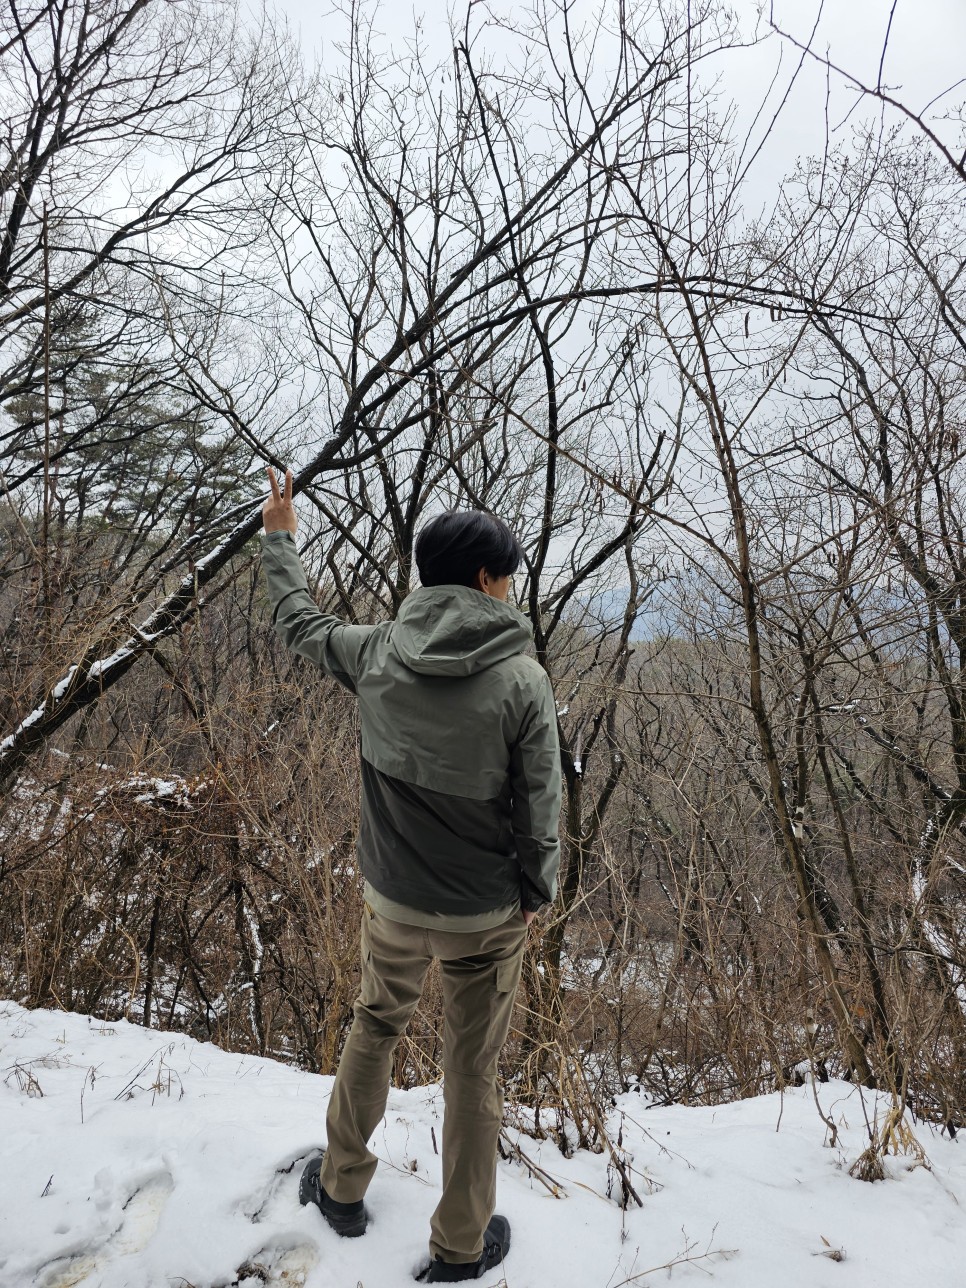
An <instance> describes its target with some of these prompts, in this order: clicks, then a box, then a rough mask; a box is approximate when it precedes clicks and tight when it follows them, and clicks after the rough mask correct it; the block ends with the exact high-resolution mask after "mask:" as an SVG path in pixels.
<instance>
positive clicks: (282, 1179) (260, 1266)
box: [232, 1148, 319, 1288]
mask: <svg viewBox="0 0 966 1288" xmlns="http://www.w3.org/2000/svg"><path fill="white" fill-rule="evenodd" d="M318 1152H319V1150H318V1149H317V1148H313V1149H308V1150H306V1151H305V1152H304V1153H301V1154H297V1155H296V1156H295V1157H294V1158H291V1159H288V1160H287V1161H285V1162H283V1163H281V1164H279V1166H278V1167H277V1168H276V1169H275V1175H274V1176H273V1177H272V1179H271V1181H270V1182H269V1184H268V1186H267V1187H266V1188H265V1189H264V1190H263V1191H262V1192H261V1193H259V1194H258V1195H256V1196H254V1197H253V1198H252V1199H250V1200H249V1202H248V1203H246V1204H245V1205H244V1209H243V1210H244V1212H245V1215H246V1216H247V1217H248V1219H249V1220H250V1221H251V1222H252V1224H253V1225H260V1224H263V1223H264V1224H269V1223H271V1224H273V1225H278V1226H282V1227H284V1226H285V1224H286V1223H287V1222H289V1221H291V1220H292V1219H293V1218H294V1217H295V1216H296V1213H298V1212H300V1211H301V1207H300V1204H299V1180H300V1179H301V1176H302V1170H303V1168H304V1167H305V1164H306V1163H307V1162H308V1161H309V1159H310V1158H312V1157H314V1156H315V1155H316V1154H317V1153H318ZM301 1240H302V1235H301V1232H295V1231H290V1232H287V1233H286V1232H280V1233H279V1234H278V1235H277V1236H276V1237H275V1239H274V1240H273V1242H272V1244H271V1245H269V1246H266V1247H264V1248H262V1249H261V1251H259V1252H256V1253H255V1254H254V1256H251V1257H249V1258H248V1259H247V1260H246V1261H244V1262H243V1263H242V1264H241V1265H240V1266H239V1267H238V1269H237V1270H236V1271H235V1279H234V1280H233V1281H232V1288H262V1286H263V1285H267V1286H268V1288H274V1286H275V1285H279V1286H280V1288H281V1286H282V1285H284V1286H285V1288H301V1286H302V1285H303V1284H304V1283H305V1281H306V1279H307V1278H308V1275H309V1273H310V1271H311V1270H312V1269H313V1267H314V1266H315V1265H316V1263H317V1262H318V1259H319V1252H318V1248H317V1247H316V1246H315V1244H314V1243H311V1242H302V1241H301Z"/></svg>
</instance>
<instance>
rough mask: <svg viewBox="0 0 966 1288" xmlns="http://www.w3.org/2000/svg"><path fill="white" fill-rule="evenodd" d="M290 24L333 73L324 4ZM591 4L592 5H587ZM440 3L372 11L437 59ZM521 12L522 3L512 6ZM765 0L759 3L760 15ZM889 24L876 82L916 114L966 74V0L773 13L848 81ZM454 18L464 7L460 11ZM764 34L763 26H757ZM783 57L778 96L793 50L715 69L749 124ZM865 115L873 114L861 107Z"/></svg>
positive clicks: (313, 0)
mask: <svg viewBox="0 0 966 1288" xmlns="http://www.w3.org/2000/svg"><path fill="white" fill-rule="evenodd" d="M276 3H277V5H278V8H279V10H280V11H281V12H282V13H283V14H285V15H286V16H287V17H288V19H289V21H290V22H291V24H292V27H293V28H294V29H296V30H297V31H298V32H299V33H300V37H301V41H302V44H303V46H304V47H305V49H306V51H307V52H310V53H314V54H316V55H317V56H319V58H320V60H321V62H322V64H323V66H326V65H328V66H331V67H333V70H334V69H335V67H336V66H338V64H339V62H340V61H341V60H340V57H339V55H338V54H337V52H336V51H335V50H334V49H333V48H332V45H331V33H332V28H333V23H332V18H331V15H330V14H327V12H326V10H327V6H320V5H319V4H318V0H276ZM491 3H492V7H494V8H496V9H499V10H500V12H502V13H504V14H508V13H512V12H513V10H514V3H511V2H509V0H504V3H500V2H499V0H491ZM584 3H586V4H590V3H593V0H584ZM447 7H448V6H447V3H445V0H428V2H424V3H417V4H415V5H413V4H404V3H399V0H389V2H388V3H384V4H383V5H382V6H381V8H380V11H379V16H378V18H377V21H376V26H377V29H378V30H380V31H381V32H383V33H385V34H386V36H388V37H389V38H390V40H399V41H401V40H402V39H404V38H405V37H406V36H408V35H410V34H411V33H412V31H413V28H414V22H415V17H416V15H420V16H422V18H423V32H424V35H425V37H426V38H428V41H429V43H432V41H433V37H434V36H435V37H437V38H438V39H439V42H440V43H439V52H440V56H445V53H446V51H447V48H448V41H447V40H446V13H447ZM519 7H520V9H521V11H522V8H523V7H522V6H519ZM732 7H733V9H734V10H735V11H736V12H737V13H738V14H739V15H740V18H741V20H742V22H743V24H744V26H745V28H746V30H747V31H748V33H749V34H750V33H751V32H753V31H754V29H755V26H756V20H757V15H758V11H759V7H760V6H759V3H758V0H732ZM767 8H768V0H765V9H766V14H767ZM893 9H894V13H893V14H892V23H891V30H890V37H889V48H888V52H887V55H886V59H885V65H884V68H883V83H884V84H887V85H889V86H890V87H893V88H894V89H895V90H896V91H897V93H896V97H899V98H901V99H902V100H903V102H905V103H906V104H907V105H908V106H909V107H910V108H912V109H914V110H916V111H920V110H922V109H924V108H925V107H926V106H927V104H929V103H930V101H931V100H933V99H935V97H936V96H937V95H938V94H940V93H941V92H942V91H943V90H947V89H949V87H951V86H953V85H955V84H956V83H957V81H959V80H960V78H962V77H963V76H964V75H966V0H825V2H824V5H820V4H819V0H774V13H775V18H776V21H777V22H778V23H779V25H780V26H782V27H784V28H786V29H787V30H788V31H789V32H790V33H791V34H793V35H794V36H796V37H797V38H799V39H801V40H807V39H808V37H809V36H810V35H811V33H812V28H813V26H814V24H815V21H816V17H817V16H818V14H819V12H820V11H821V19H820V22H819V26H818V31H817V35H816V37H815V40H814V42H813V43H814V47H815V48H816V49H818V50H821V51H822V52H826V51H827V53H828V57H829V58H830V59H831V61H832V62H834V63H838V64H839V65H840V66H842V67H843V68H845V69H847V70H848V71H850V72H852V73H853V74H854V75H856V76H858V77H860V78H862V79H865V80H866V81H867V82H868V83H871V84H874V83H875V81H876V79H877V77H878V70H879V60H880V57H881V54H882V43H883V39H884V37H885V34H886V31H887V29H889V21H890V13H891V12H892V11H893ZM460 11H462V10H461V6H460ZM758 26H759V28H760V29H761V30H762V31H764V30H765V29H766V28H767V23H766V22H765V21H764V20H762V21H761V22H759V23H758ZM779 58H780V59H781V70H780V72H779V83H778V86H777V87H776V89H775V90H773V101H774V103H775V106H777V102H778V99H779V98H780V97H781V93H782V92H783V90H784V87H785V86H786V85H787V82H788V78H789V77H790V75H791V73H792V72H793V70H794V69H795V67H796V66H797V63H798V61H799V54H798V52H797V51H796V50H794V49H793V48H791V47H789V46H788V45H785V47H784V49H782V42H781V41H780V40H779V39H777V38H775V37H772V38H770V39H768V40H765V41H764V42H763V43H762V44H760V45H758V46H756V47H755V48H753V49H750V50H746V51H733V52H731V53H729V54H728V56H727V58H726V59H722V60H721V63H720V71H721V76H722V86H723V89H724V91H725V93H726V94H727V95H729V96H731V97H733V98H734V99H735V101H736V103H737V105H738V107H739V109H740V110H741V112H742V113H747V114H748V115H747V117H746V119H749V120H750V118H751V115H753V113H754V111H755V110H756V109H757V107H758V106H759V104H760V103H761V100H762V98H763V96H764V95H765V93H766V92H767V90H768V86H769V83H770V82H771V81H772V78H773V76H774V74H775V70H776V67H777V66H778V64H779ZM826 98H827V95H826V77H825V72H824V69H822V68H820V67H819V66H817V65H815V64H809V65H807V66H806V67H805V68H803V70H802V72H801V74H800V75H799V77H798V80H797V81H796V84H795V87H794V89H793V91H792V94H791V97H790V99H789V102H788V104H787V106H786V108H785V110H784V111H783V112H782V115H781V117H780V119H779V122H778V124H777V126H776V128H775V132H774V135H773V136H772V138H771V139H770V141H769V144H768V147H767V148H766V149H765V150H764V151H763V153H762V156H761V158H760V160H759V162H758V164H757V167H756V173H755V179H754V182H753V184H752V187H751V190H750V192H749V193H748V198H750V200H751V202H753V203H761V204H762V205H767V204H768V203H769V197H770V195H772V194H773V192H774V187H775V186H776V184H777V181H778V180H779V179H780V178H781V176H782V175H783V174H785V173H787V172H788V171H789V170H790V169H791V168H792V166H793V165H794V163H795V160H796V159H797V157H798V156H800V155H803V154H808V153H814V152H817V151H819V150H820V149H821V148H822V146H823V142H824V138H825V133H826V109H827V104H826ZM963 98H966V84H963V85H961V86H960V88H959V89H958V90H956V91H954V92H953V93H952V94H951V95H949V96H948V97H946V98H945V99H943V100H942V103H940V104H937V105H936V106H935V107H934V108H933V110H932V116H931V119H932V120H933V121H934V122H936V120H937V118H938V117H940V116H941V115H942V113H943V112H944V111H945V110H946V109H947V107H948V106H952V105H954V104H955V103H957V102H958V101H961V100H962V99H963ZM853 99H854V96H849V95H848V94H847V93H846V91H845V90H844V89H843V88H842V86H841V85H840V84H836V85H834V86H833V89H832V94H831V97H830V98H829V100H828V120H829V126H830V128H831V129H832V130H833V131H834V133H833V138H845V137H846V136H847V134H848V132H849V130H850V129H851V126H852V124H853V123H854V122H856V121H857V113H856V112H855V111H854V110H853V111H852V112H851V114H850V107H852V104H853ZM863 110H864V111H866V112H868V111H871V110H872V109H871V108H870V107H865V108H863ZM938 128H939V129H940V130H941V131H945V134H946V137H947V138H949V139H950V140H953V139H954V138H955V137H956V135H955V133H954V132H953V131H952V129H951V127H949V126H943V125H942V124H941V123H940V124H939V125H938Z"/></svg>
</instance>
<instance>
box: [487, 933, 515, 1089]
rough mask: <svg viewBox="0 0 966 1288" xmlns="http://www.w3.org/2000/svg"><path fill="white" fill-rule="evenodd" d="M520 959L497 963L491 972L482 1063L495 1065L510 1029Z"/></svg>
mask: <svg viewBox="0 0 966 1288" xmlns="http://www.w3.org/2000/svg"><path fill="white" fill-rule="evenodd" d="M521 964H522V958H521V957H520V956H519V955H516V954H515V955H514V956H513V957H508V958H507V959H506V960H505V961H501V962H497V963H496V965H495V968H494V972H493V976H492V978H493V992H492V993H491V995H490V1023H489V1026H488V1031H487V1035H486V1051H485V1053H484V1063H485V1064H486V1065H495V1064H496V1061H497V1060H498V1059H499V1055H500V1051H501V1049H502V1047H503V1043H504V1042H505V1041H506V1037H507V1032H508V1030H509V1028H510V1016H511V1015H512V1014H513V1003H514V1000H515V998H516V994H517V984H518V983H519V982H520V967H521Z"/></svg>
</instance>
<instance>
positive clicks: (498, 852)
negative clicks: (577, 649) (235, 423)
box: [262, 532, 561, 916]
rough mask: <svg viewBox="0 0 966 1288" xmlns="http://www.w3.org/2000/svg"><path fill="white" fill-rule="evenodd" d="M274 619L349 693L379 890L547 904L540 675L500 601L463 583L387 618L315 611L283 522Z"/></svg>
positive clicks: (553, 828) (267, 543) (551, 858)
mask: <svg viewBox="0 0 966 1288" xmlns="http://www.w3.org/2000/svg"><path fill="white" fill-rule="evenodd" d="M262 566H263V568H264V570H265V575H266V578H267V582H268V593H269V598H270V600H271V604H272V624H273V626H274V627H275V630H276V631H277V633H278V635H279V636H280V637H281V639H282V640H283V641H284V643H285V644H286V646H287V647H288V648H290V649H292V650H293V652H295V653H299V654H301V655H302V656H303V657H305V658H308V659H309V661H311V662H313V663H314V664H315V665H317V666H319V667H321V668H322V670H323V671H325V672H326V673H327V674H328V675H331V676H332V677H333V678H334V679H336V680H338V681H339V682H340V683H341V684H343V685H345V687H346V688H347V689H350V690H351V691H352V692H353V693H355V694H357V696H358V698H359V712H360V723H361V726H362V747H361V752H362V809H361V816H360V823H359V836H358V841H357V850H358V855H359V863H360V867H361V869H362V873H363V876H364V877H365V878H366V880H367V881H369V882H370V884H371V885H372V886H373V887H374V888H375V889H376V890H378V891H379V892H380V893H381V894H383V895H385V896H386V897H387V898H389V899H393V900H396V901H397V902H399V903H402V904H406V905H407V906H408V907H411V908H417V909H422V910H424V911H426V912H443V913H451V914H454V915H466V916H470V915H474V914H479V913H483V912H488V911H490V910H491V909H494V908H501V907H503V906H505V905H507V904H510V903H515V902H516V900H518V899H519V900H520V902H521V904H522V906H523V907H524V908H525V909H529V910H534V911H535V910H537V909H538V908H540V907H542V906H543V905H544V904H546V903H549V902H550V901H552V899H553V898H554V895H555V893H556V884H557V870H558V867H559V864H560V844H559V841H558V836H557V828H558V822H559V815H560V792H561V779H560V751H559V746H558V742H557V717H556V709H555V704H554V699H553V692H552V690H551V687H550V681H549V679H548V677H547V674H546V672H545V671H544V670H543V668H542V667H541V666H540V665H539V664H538V663H537V662H536V661H534V660H533V658H530V657H527V656H525V654H524V649H525V648H526V647H527V645H528V644H529V643H530V640H531V638H532V633H531V630H530V625H529V623H528V622H527V620H526V618H525V617H523V615H522V614H521V613H519V612H518V611H517V609H515V608H514V607H512V606H511V605H510V604H506V603H503V602H502V601H501V600H498V599H494V598H493V597H491V596H489V595H485V594H483V593H482V592H481V591H478V590H473V589H471V588H470V587H468V586H433V587H423V588H421V589H419V590H416V591H413V593H412V594H411V595H409V596H408V597H407V598H406V600H405V601H404V602H403V605H402V607H401V609H400V610H399V615H398V617H397V618H396V620H395V621H393V622H383V623H381V624H380V625H378V626H352V625H348V624H347V623H345V622H343V621H341V620H340V619H339V618H338V617H334V616H332V615H330V614H328V613H323V612H322V611H321V610H320V609H319V608H318V606H317V605H316V603H315V601H314V599H313V598H312V595H311V594H310V592H309V588H308V582H307V581H306V578H305V572H304V569H303V568H302V563H301V560H300V559H299V556H298V551H297V548H296V545H295V541H294V539H293V537H292V536H291V534H290V533H288V532H272V533H269V534H267V535H263V537H262Z"/></svg>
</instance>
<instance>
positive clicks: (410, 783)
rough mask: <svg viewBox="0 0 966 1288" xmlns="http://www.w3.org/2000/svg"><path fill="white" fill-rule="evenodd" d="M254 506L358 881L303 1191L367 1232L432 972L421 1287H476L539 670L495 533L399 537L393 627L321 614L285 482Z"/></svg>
mask: <svg viewBox="0 0 966 1288" xmlns="http://www.w3.org/2000/svg"><path fill="white" fill-rule="evenodd" d="M268 478H269V483H270V484H271V489H272V494H271V496H270V497H269V499H268V500H267V501H266V502H265V505H264V506H263V509H262V518H263V522H264V526H265V534H264V536H263V538H262V564H263V567H264V569H265V575H266V578H267V580H268V593H269V598H270V600H271V605H272V624H273V625H274V627H275V630H276V631H277V632H278V634H279V636H280V637H281V638H282V640H283V641H284V642H285V644H286V645H287V646H288V648H290V649H292V650H293V651H294V652H296V653H300V654H301V655H302V656H303V657H306V658H308V659H309V660H310V661H311V662H313V663H315V664H316V665H317V666H319V667H321V668H322V670H323V671H325V672H326V673H327V674H328V675H330V676H332V677H333V678H334V679H336V680H338V681H339V682H340V683H341V684H343V685H345V687H346V688H348V689H349V690H351V692H353V693H355V694H356V695H357V696H358V699H359V709H360V723H361V727H362V746H361V770H362V802H361V814H360V820H359V836H358V841H357V851H358V856H359V866H360V868H361V869H362V875H363V877H364V879H365V911H364V913H363V919H362V984H361V991H360V993H359V997H358V999H357V1001H356V1003H355V1008H354V1015H355V1018H354V1021H353V1024H352V1028H351V1030H350V1033H349V1037H348V1039H347V1041H346V1044H345V1048H344V1050H343V1052H342V1058H341V1060H340V1061H339V1069H338V1072H337V1074H336V1079H335V1085H334V1087H333V1090H332V1096H331V1099H330V1101H329V1108H328V1114H327V1116H326V1127H327V1133H328V1142H327V1146H326V1149H325V1152H324V1154H323V1155H322V1156H321V1158H316V1159H313V1160H312V1161H311V1162H310V1163H309V1164H308V1166H307V1167H306V1169H305V1172H304V1173H303V1176H302V1181H301V1187H300V1192H299V1197H300V1199H301V1202H302V1203H303V1204H304V1203H315V1204H316V1205H317V1206H318V1208H319V1209H320V1211H321V1212H322V1215H323V1216H324V1217H325V1219H326V1220H327V1221H328V1223H329V1225H330V1226H332V1228H333V1229H334V1230H336V1231H337V1232H338V1233H339V1234H342V1235H347V1236H355V1235H361V1234H364V1233H365V1229H366V1221H367V1213H366V1209H365V1207H364V1205H363V1202H362V1199H363V1195H364V1194H365V1192H366V1189H367V1188H368V1185H369V1182H370V1181H371V1179H372V1176H373V1173H374V1171H375V1168H376V1162H377V1159H376V1156H375V1155H374V1154H373V1153H372V1152H371V1151H370V1150H369V1147H368V1142H369V1139H370V1137H371V1136H372V1133H373V1132H374V1131H375V1129H376V1127H377V1125H378V1123H379V1121H380V1119H381V1118H382V1116H383V1113H384V1112H385V1107H386V1099H387V1096H388V1092H389V1078H390V1070H391V1066H392V1057H393V1052H394V1050H395V1048H396V1045H397V1043H398V1041H399V1038H400V1037H401V1036H402V1033H403V1032H404V1030H405V1028H406V1025H407V1023H408V1022H409V1018H410V1016H411V1015H412V1013H413V1011H414V1010H415V1008H416V1003H417V1002H418V1000H419V996H420V993H421V991H422V986H423V981H424V979H425V977H426V972H427V970H428V968H429V965H430V962H431V961H432V960H433V958H434V957H436V958H438V959H439V962H440V973H441V979H442V988H443V1020H444V1041H443V1107H444V1116H443V1193H442V1197H441V1198H440V1201H439V1204H438V1205H437V1207H436V1211H435V1212H434V1213H433V1216H432V1219H431V1238H430V1243H429V1249H430V1262H429V1265H427V1266H426V1267H425V1268H424V1269H423V1270H422V1271H421V1272H420V1274H419V1275H418V1276H417V1278H418V1279H419V1280H420V1281H423V1282H426V1283H455V1282H458V1281H461V1280H464V1279H477V1278H479V1277H480V1276H481V1275H483V1274H484V1273H485V1272H486V1271H487V1270H489V1269H490V1268H491V1267H492V1266H495V1265H497V1264H498V1263H499V1262H501V1261H502V1260H503V1258H504V1256H505V1255H506V1252H507V1250H508V1249H509V1246H510V1225H509V1222H508V1221H507V1219H506V1218H505V1217H503V1216H495V1215H494V1206H495V1201H496V1149H497V1139H498V1136H499V1133H500V1126H501V1123H502V1118H503V1095H502V1092H501V1090H500V1087H499V1084H498V1081H497V1062H498V1059H499V1055H500V1050H501V1048H502V1046H503V1043H504V1041H505V1040H506V1035H507V1031H508V1029H509V1025H510V1015H511V1012H512V1010H513V1000H514V996H515V994H516V989H517V985H518V983H519V980H520V968H521V964H522V961H523V949H524V944H525V941H526V936H527V927H528V926H529V924H530V922H531V921H532V920H533V917H534V916H535V915H536V913H537V912H538V911H539V910H540V909H541V908H543V907H544V906H546V905H547V904H549V903H551V902H552V900H553V898H554V894H555V892H556V883H557V869H558V867H559V863H560V846H559V842H558V839H557V825H558V818H559V813H560V753H559V748H558V743H557V720H556V711H555V706H554V700H553V693H552V691H551V688H550V681H549V679H548V678H547V674H546V672H545V671H544V670H543V668H542V667H541V666H539V664H538V663H537V662H535V661H534V660H533V659H532V658H529V657H526V656H525V655H524V649H525V648H526V647H527V645H528V644H529V643H530V640H531V636H532V632H531V629H530V626H529V623H528V622H527V621H526V619H525V618H524V617H523V615H522V614H521V613H519V612H518V611H517V609H515V608H513V607H512V606H511V605H510V604H508V603H507V602H506V601H507V594H508V592H509V588H510V578H511V576H512V575H513V573H514V572H515V571H516V569H517V567H518V566H519V563H520V560H521V557H522V552H521V550H520V546H519V543H518V542H517V539H516V537H515V536H514V535H513V533H512V532H511V531H510V530H509V528H507V527H506V525H505V524H504V523H502V522H501V521H500V520H499V519H496V518H494V517H493V516H492V515H490V514H487V513H485V512H483V511H479V510H469V511H449V512H447V513H444V514H441V515H439V516H438V517H437V518H435V519H433V520H431V521H430V522H429V523H428V524H427V525H426V526H425V527H424V528H423V529H422V531H421V532H420V534H419V536H418V538H417V540H416V549H415V555H416V566H417V568H418V569H419V576H420V580H421V581H422V587H421V588H420V589H419V590H416V591H414V592H413V593H412V594H411V595H409V596H408V597H407V598H406V600H405V601H404V603H403V605H402V607H401V609H400V610H399V615H398V616H397V618H396V620H395V621H393V622H384V623H381V624H380V625H378V626H351V625H347V624H346V623H345V622H342V621H340V620H339V619H338V618H337V617H333V616H330V615H329V614H327V613H323V612H321V611H320V610H319V608H318V607H317V606H316V604H315V601H314V600H313V598H312V596H311V594H310V593H309V589H308V582H307V581H306V577H305V572H304V570H303V568H302V564H301V561H300V560H299V556H298V552H297V549H296V545H295V539H294V538H295V531H296V516H295V510H294V507H293V505H292V471H291V470H287V471H286V474H285V489H284V493H283V492H280V491H279V486H278V482H277V480H276V478H275V475H274V473H273V471H272V470H271V469H270V470H269V471H268Z"/></svg>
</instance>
